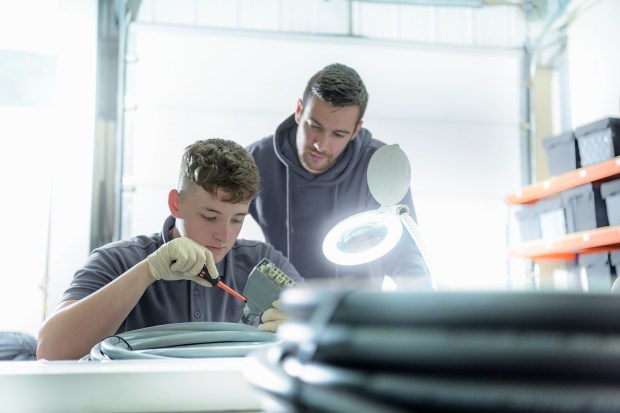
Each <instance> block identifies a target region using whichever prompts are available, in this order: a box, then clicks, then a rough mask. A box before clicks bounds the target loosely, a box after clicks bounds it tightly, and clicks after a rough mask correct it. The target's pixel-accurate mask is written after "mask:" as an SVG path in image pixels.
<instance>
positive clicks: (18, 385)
mask: <svg viewBox="0 0 620 413" xmlns="http://www.w3.org/2000/svg"><path fill="white" fill-rule="evenodd" d="M245 364H246V359H245V358H220V359H163V360H126V361H123V360H121V361H108V362H78V361H53V362H48V361H8V362H0V412H11V413H22V412H28V413H30V412H33V413H34V412H36V413H42V412H43V413H47V412H59V413H60V412H62V413H72V412H80V413H85V412H105V413H115V412H123V413H130V412H220V411H243V412H260V411H261V409H260V405H259V403H258V397H257V393H255V390H254V389H253V388H251V386H250V384H249V383H248V381H247V380H246V379H245V376H244V374H243V369H244V367H245Z"/></svg>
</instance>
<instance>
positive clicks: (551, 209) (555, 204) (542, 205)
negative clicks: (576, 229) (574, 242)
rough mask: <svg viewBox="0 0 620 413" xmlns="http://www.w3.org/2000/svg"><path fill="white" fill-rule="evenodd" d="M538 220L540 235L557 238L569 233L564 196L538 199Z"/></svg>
mask: <svg viewBox="0 0 620 413" xmlns="http://www.w3.org/2000/svg"><path fill="white" fill-rule="evenodd" d="M537 209H538V220H539V221H540V235H541V236H542V237H543V238H555V237H559V236H561V235H564V234H566V233H567V230H568V228H567V226H566V213H565V210H564V205H563V202H562V198H559V197H556V198H549V199H543V200H541V201H538V204H537Z"/></svg>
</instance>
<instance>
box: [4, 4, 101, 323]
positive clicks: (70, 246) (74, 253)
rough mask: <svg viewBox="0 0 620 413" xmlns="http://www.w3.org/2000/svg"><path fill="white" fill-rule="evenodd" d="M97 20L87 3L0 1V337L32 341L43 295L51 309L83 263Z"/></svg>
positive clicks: (93, 6)
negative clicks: (13, 334) (37, 60)
mask: <svg viewBox="0 0 620 413" xmlns="http://www.w3.org/2000/svg"><path fill="white" fill-rule="evenodd" d="M96 13H97V2H96V1H94V0H91V1H80V0H69V1H63V2H62V4H60V2H50V1H47V0H38V1H37V0H27V1H20V2H14V1H2V2H0V50H5V51H6V52H5V53H2V54H1V55H0V56H2V59H3V61H2V62H0V66H1V67H2V70H0V78H1V79H0V84H2V85H4V89H3V90H0V93H2V95H3V99H2V106H0V136H1V137H2V151H0V159H1V161H0V185H1V187H2V191H3V195H2V202H1V203H0V215H1V216H2V219H3V235H2V243H1V248H0V251H1V252H0V257H2V271H1V272H0V330H17V331H23V332H27V333H31V334H36V331H37V330H38V328H39V325H40V323H41V321H42V320H43V317H44V312H45V310H46V308H45V293H46V292H48V293H49V294H50V296H52V297H54V300H52V301H51V302H48V307H49V306H52V307H53V306H55V305H56V304H57V302H58V298H59V294H60V293H61V292H62V291H64V289H65V288H66V286H67V284H66V280H67V277H68V278H69V279H70V277H71V276H72V275H73V272H74V271H75V269H76V268H77V267H78V266H79V265H81V264H82V263H83V262H84V260H85V259H86V257H87V256H88V252H89V251H88V248H89V246H88V242H89V227H90V197H91V179H92V156H93V154H92V142H93V118H94V92H95V50H96V49H95V46H96V24H97V19H96ZM9 51H10V53H9ZM19 53H25V54H27V55H29V56H39V57H42V58H44V59H47V60H48V61H51V62H53V63H52V64H51V66H49V67H48V66H44V67H38V68H37V67H36V66H35V67H31V66H29V65H24V63H23V61H21V60H20V59H17V58H16V56H17V54H19ZM13 64H17V66H15V67H13V69H11V67H12V66H13ZM7 85H11V86H15V85H21V86H20V87H19V88H17V89H16V90H14V92H15V94H14V95H12V96H11V90H10V89H9V90H7ZM7 96H9V97H8V98H7ZM48 280H49V282H48ZM48 310H50V309H49V308H48Z"/></svg>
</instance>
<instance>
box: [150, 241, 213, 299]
mask: <svg viewBox="0 0 620 413" xmlns="http://www.w3.org/2000/svg"><path fill="white" fill-rule="evenodd" d="M146 261H147V263H148V264H149V270H150V273H151V276H152V277H153V278H155V279H156V280H166V281H176V280H190V281H194V282H196V283H198V284H200V285H203V286H205V287H211V284H210V283H209V282H208V281H207V280H205V279H204V278H201V277H199V276H198V273H200V270H202V266H203V265H205V264H206V265H207V269H208V270H209V275H210V276H211V277H212V278H214V279H215V278H217V276H218V272H217V268H215V262H214V261H213V255H212V254H211V251H209V250H208V249H206V248H205V247H203V246H202V245H200V244H198V243H196V242H194V241H192V240H191V239H189V238H186V237H180V238H175V239H173V240H171V241H169V242H167V243H165V244H164V245H162V246H161V247H160V248H159V249H158V250H157V251H155V252H154V253H152V254H151V255H149V256H148V257H147V258H146Z"/></svg>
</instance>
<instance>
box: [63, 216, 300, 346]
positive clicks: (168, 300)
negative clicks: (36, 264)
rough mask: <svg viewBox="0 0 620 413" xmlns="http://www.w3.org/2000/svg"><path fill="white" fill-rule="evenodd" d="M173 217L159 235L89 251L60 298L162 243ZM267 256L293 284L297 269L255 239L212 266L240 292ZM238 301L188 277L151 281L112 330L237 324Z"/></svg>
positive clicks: (108, 276)
mask: <svg viewBox="0 0 620 413" xmlns="http://www.w3.org/2000/svg"><path fill="white" fill-rule="evenodd" d="M174 223H175V220H174V218H173V217H168V219H166V221H165V222H164V227H163V230H162V232H161V233H159V234H153V235H151V236H146V235H141V236H137V237H134V238H131V239H128V240H123V241H117V242H112V243H110V244H107V245H104V246H103V247H100V248H97V249H95V250H94V251H93V252H92V254H91V255H90V257H89V258H88V261H87V262H86V264H85V265H84V267H83V268H81V269H79V270H78V271H77V272H76V273H75V275H74V277H73V280H72V281H71V285H70V286H69V288H68V289H67V290H66V291H65V293H64V295H63V301H64V300H80V299H82V298H84V297H87V296H88V295H90V294H92V293H94V292H95V291H97V290H99V289H100V288H102V287H104V286H105V285H107V284H108V283H109V282H111V281H113V280H114V279H115V278H116V277H118V276H119V275H121V274H123V273H125V272H126V271H127V270H129V269H130V268H131V267H133V266H134V265H136V264H138V263H139V262H140V261H142V260H144V259H145V258H146V257H147V256H148V255H149V254H151V253H152V252H154V251H155V250H157V249H158V248H159V247H161V246H162V245H163V244H164V243H166V242H168V241H169V240H170V239H169V235H168V234H169V231H170V229H171V228H172V227H173V226H174ZM263 258H267V259H268V260H269V261H271V262H273V263H274V264H275V265H276V266H277V267H279V268H280V269H281V270H282V271H284V273H285V274H288V275H289V276H290V277H291V278H293V279H294V280H295V281H296V282H298V283H303V281H302V279H301V277H300V276H299V273H298V272H297V271H296V270H295V268H294V267H293V266H292V265H291V263H289V262H288V260H287V259H286V258H285V257H284V256H283V255H282V254H281V253H280V252H279V251H277V250H276V249H274V248H273V247H272V246H271V245H269V244H266V243H264V242H260V241H248V240H237V241H236V242H235V245H234V246H233V247H232V249H231V250H230V251H229V252H228V254H226V257H224V259H223V260H222V261H221V262H220V263H219V264H217V269H218V272H219V274H220V276H221V277H222V281H223V282H224V283H225V284H227V285H228V286H229V287H231V288H233V289H234V290H236V291H238V292H240V293H243V290H244V288H245V284H246V281H247V278H248V276H249V275H250V272H252V269H253V268H254V267H255V266H256V264H258V262H259V261H260V260H261V259H263ZM243 306H244V304H243V303H242V302H241V301H239V300H237V299H236V298H234V297H233V296H231V295H230V294H228V293H226V292H225V291H224V290H222V289H221V288H217V287H211V288H209V287H203V286H201V285H199V284H196V283H195V282H193V281H185V280H183V281H162V280H159V281H156V282H154V283H153V284H151V285H150V286H149V287H148V288H147V289H146V291H145V292H144V294H143V295H142V297H141V298H140V300H139V301H138V303H137V304H136V306H135V307H134V308H133V310H132V311H131V312H130V313H129V315H128V316H127V318H126V319H125V321H123V323H122V324H121V326H120V328H119V329H118V331H117V334H118V333H122V332H125V331H131V330H135V329H138V328H143V327H149V326H154V325H161V324H170V323H180V322H189V321H227V322H234V323H236V322H238V321H239V320H241V317H242V315H243Z"/></svg>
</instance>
